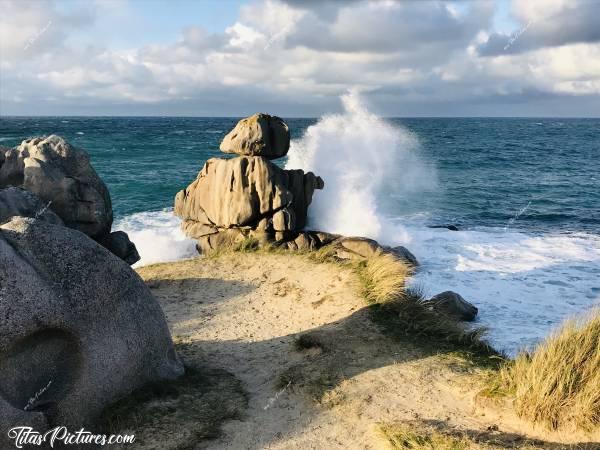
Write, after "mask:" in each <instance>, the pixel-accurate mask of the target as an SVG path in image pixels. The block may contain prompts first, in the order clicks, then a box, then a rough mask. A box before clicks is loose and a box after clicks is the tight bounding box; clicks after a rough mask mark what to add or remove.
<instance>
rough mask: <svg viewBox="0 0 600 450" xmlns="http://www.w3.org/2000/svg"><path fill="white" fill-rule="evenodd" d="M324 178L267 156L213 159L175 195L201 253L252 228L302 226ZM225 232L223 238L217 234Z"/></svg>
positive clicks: (284, 229)
mask: <svg viewBox="0 0 600 450" xmlns="http://www.w3.org/2000/svg"><path fill="white" fill-rule="evenodd" d="M323 185H324V184H323V180H321V178H319V177H317V176H315V175H314V174H313V173H312V172H309V173H306V174H305V173H304V172H303V171H302V170H284V169H281V168H279V167H278V166H276V165H275V164H273V163H271V162H270V161H268V160H267V159H266V158H263V157H261V156H241V157H238V158H233V159H220V158H212V159H209V160H208V161H207V162H206V164H205V165H204V167H203V168H202V170H201V171H200V173H199V174H198V177H197V178H196V180H195V181H193V182H192V183H191V184H190V185H189V186H188V187H187V188H186V189H184V190H182V191H180V192H179V193H178V194H177V195H176V197H175V214H176V215H177V216H179V217H181V219H183V223H182V229H183V231H184V232H185V234H187V235H188V236H190V237H192V238H194V239H197V240H198V244H199V250H200V251H206V250H213V249H215V248H217V247H219V246H221V245H225V244H230V243H231V242H232V241H235V240H237V239H241V238H243V237H244V236H245V235H246V234H247V233H248V232H251V231H254V232H260V233H263V234H270V235H272V236H273V239H275V235H276V234H277V233H283V234H286V233H288V234H289V233H290V232H293V231H297V230H301V229H302V228H304V226H305V225H306V216H307V210H308V206H309V205H310V203H311V201H312V196H313V193H314V191H315V190H316V189H322V188H323ZM217 234H219V236H217Z"/></svg>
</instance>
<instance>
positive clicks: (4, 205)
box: [0, 187, 63, 225]
mask: <svg viewBox="0 0 600 450" xmlns="http://www.w3.org/2000/svg"><path fill="white" fill-rule="evenodd" d="M14 216H21V217H32V218H38V219H40V220H45V221H46V222H49V223H53V224H55V225H63V221H62V220H61V218H60V217H58V216H57V215H56V213H55V212H54V211H52V210H51V209H50V208H49V207H48V205H45V204H44V202H42V200H41V199H40V198H39V197H38V196H37V195H35V194H32V193H31V192H29V191H26V190H25V189H22V188H18V187H9V188H6V189H2V190H0V224H3V223H4V222H7V221H9V220H10V219H11V218H12V217H14Z"/></svg>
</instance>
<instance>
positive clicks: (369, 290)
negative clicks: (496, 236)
mask: <svg viewBox="0 0 600 450" xmlns="http://www.w3.org/2000/svg"><path fill="white" fill-rule="evenodd" d="M355 270H356V271H357V273H358V277H359V279H360V280H361V283H362V291H363V296H364V297H365V298H366V300H367V301H368V302H369V303H370V304H371V307H372V311H373V318H374V320H375V321H376V322H377V323H379V324H380V325H382V327H383V329H384V330H386V331H387V332H388V333H389V334H393V335H397V336H404V337H406V336H411V337H427V338H433V339H436V340H440V341H444V342H446V343H448V344H451V345H455V346H458V347H461V348H464V349H467V350H470V351H474V352H475V353H477V355H478V356H482V355H485V356H492V355H498V354H497V352H495V351H494V350H493V349H492V348H491V347H490V346H489V345H488V344H487V343H486V342H485V340H484V339H483V336H484V334H485V331H486V330H485V329H484V328H472V329H467V328H466V327H465V325H464V324H463V323H462V322H459V321H456V320H455V319H453V318H451V317H448V316H446V315H443V314H440V313H438V312H436V311H433V310H432V309H431V308H430V307H429V306H428V305H427V303H426V302H425V298H424V297H423V295H422V293H421V292H419V291H418V290H415V289H407V288H406V280H407V279H408V277H410V275H411V274H412V273H413V268H412V267H411V266H410V265H409V264H407V263H406V262H404V261H402V260H399V259H398V258H396V257H394V255H390V254H379V255H375V256H373V257H371V258H368V259H366V260H365V261H361V262H359V263H356V265H355Z"/></svg>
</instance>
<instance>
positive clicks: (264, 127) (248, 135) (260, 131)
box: [220, 113, 290, 159]
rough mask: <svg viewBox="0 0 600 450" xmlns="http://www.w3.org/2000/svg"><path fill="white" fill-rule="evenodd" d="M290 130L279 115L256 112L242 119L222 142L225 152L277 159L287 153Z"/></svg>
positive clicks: (221, 147)
mask: <svg viewBox="0 0 600 450" xmlns="http://www.w3.org/2000/svg"><path fill="white" fill-rule="evenodd" d="M289 148H290V130H289V129H288V126H287V125H286V123H285V122H284V121H283V120H281V119H280V118H279V117H276V116H270V115H268V114H262V113H256V114H254V115H253V116H250V117H246V118H245V119H242V120H240V121H239V122H238V123H237V125H236V126H235V128H234V129H233V130H231V131H230V132H229V134H227V135H226V136H225V137H224V138H223V141H222V142H221V146H220V149H221V151H222V152H224V153H235V154H238V155H242V156H264V157H265V158H269V159H275V158H281V157H282V156H285V155H287V152H288V150H289Z"/></svg>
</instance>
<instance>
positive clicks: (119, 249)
mask: <svg viewBox="0 0 600 450" xmlns="http://www.w3.org/2000/svg"><path fill="white" fill-rule="evenodd" d="M98 242H99V243H100V244H102V245H103V246H104V247H106V248H107V249H108V250H110V251H111V252H112V253H114V254H115V255H117V256H118V257H119V258H121V259H122V260H123V261H125V262H126V263H128V264H135V263H136V262H138V261H139V260H140V254H139V253H138V251H137V248H136V246H135V244H134V243H133V242H131V241H130V240H129V236H127V233H125V232H124V231H113V232H112V233H110V234H107V235H106V236H103V237H102V238H100V239H99V240H98Z"/></svg>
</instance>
